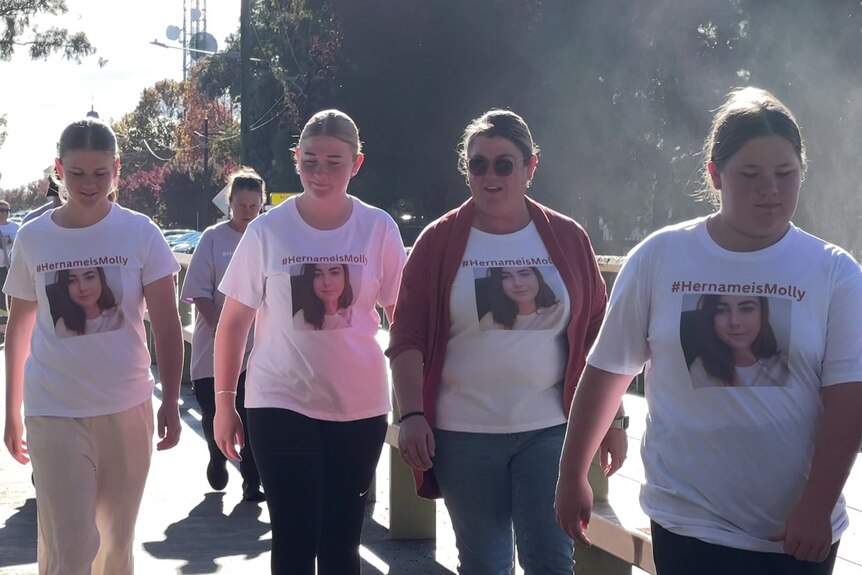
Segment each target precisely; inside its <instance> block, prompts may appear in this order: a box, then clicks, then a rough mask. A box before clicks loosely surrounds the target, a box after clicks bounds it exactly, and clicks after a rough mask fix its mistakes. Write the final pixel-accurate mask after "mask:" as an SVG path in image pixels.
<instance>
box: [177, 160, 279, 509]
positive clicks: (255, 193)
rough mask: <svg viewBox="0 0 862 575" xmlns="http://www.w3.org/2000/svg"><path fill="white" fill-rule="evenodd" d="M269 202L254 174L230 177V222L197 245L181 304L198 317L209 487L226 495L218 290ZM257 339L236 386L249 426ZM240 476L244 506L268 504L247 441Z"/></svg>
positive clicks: (195, 356) (196, 355) (196, 373)
mask: <svg viewBox="0 0 862 575" xmlns="http://www.w3.org/2000/svg"><path fill="white" fill-rule="evenodd" d="M265 197H266V185H265V184H264V181H263V178H261V177H260V175H258V173H257V172H255V171H254V170H253V169H251V168H246V167H243V168H240V169H238V170H237V171H235V172H234V173H232V174H231V175H230V181H229V182H228V205H229V206H230V219H229V220H228V221H226V222H220V223H218V224H215V225H214V226H210V227H209V228H207V229H206V230H204V233H203V235H201V239H200V241H199V242H198V246H197V248H195V253H194V255H193V256H192V261H191V263H189V270H188V273H187V274H186V279H185V281H183V290H182V293H181V295H180V297H182V299H183V300H184V301H186V302H189V303H192V302H193V303H194V304H195V310H197V317H196V319H195V331H194V335H193V336H192V362H191V372H192V386H193V387H194V391H195V397H196V398H197V400H198V404H199V405H200V407H201V425H202V427H203V430H204V437H206V440H207V447H208V448H209V454H210V460H209V463H208V464H207V481H208V482H209V484H210V487H212V488H213V489H216V490H221V489H224V488H225V486H226V485H227V482H228V473H227V459H226V458H225V456H224V454H223V453H222V452H221V450H220V449H219V448H218V445H216V442H215V438H214V437H213V419H214V418H215V395H214V388H215V378H214V371H213V346H214V341H215V332H216V326H218V322H219V316H220V315H221V311H222V307H223V306H224V294H222V293H221V292H220V291H218V285H219V283H221V280H222V277H224V273H225V270H226V269H227V266H228V264H229V263H230V260H231V258H232V257H233V253H234V251H235V250H236V246H237V244H239V240H240V239H241V238H242V235H243V234H244V233H245V230H246V228H247V227H248V224H250V223H251V221H252V220H254V219H255V218H256V217H257V216H258V215H259V214H260V208H261V206H262V205H263V202H264V199H265ZM252 343H253V338H252V336H251V334H249V338H248V342H247V344H246V348H245V355H244V356H243V369H242V371H241V373H240V374H239V379H238V380H237V386H236V402H235V403H236V409H237V412H238V413H239V415H240V419H242V422H243V426H245V425H246V418H245V416H246V414H245V406H244V403H245V373H246V370H245V366H246V365H247V363H248V354H249V353H250V352H251V347H252ZM241 455H242V461H240V464H239V471H240V474H241V475H242V499H243V501H249V502H258V501H263V500H264V495H263V493H261V491H260V476H259V475H258V473H257V466H256V465H255V463H254V454H253V453H252V450H251V445H250V444H249V442H248V441H246V444H245V445H244V446H243V449H242V453H241Z"/></svg>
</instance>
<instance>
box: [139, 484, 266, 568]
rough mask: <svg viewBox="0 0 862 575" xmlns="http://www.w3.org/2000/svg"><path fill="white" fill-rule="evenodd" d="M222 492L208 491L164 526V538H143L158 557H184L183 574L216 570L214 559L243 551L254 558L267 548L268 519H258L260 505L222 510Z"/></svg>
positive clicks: (241, 505) (178, 558)
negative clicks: (226, 513)
mask: <svg viewBox="0 0 862 575" xmlns="http://www.w3.org/2000/svg"><path fill="white" fill-rule="evenodd" d="M223 498H224V493H207V494H206V495H204V499H203V501H201V502H200V503H199V504H198V505H197V506H195V508H194V509H192V510H191V511H190V512H189V514H188V516H187V517H186V518H184V519H182V520H180V521H177V522H176V523H172V524H170V525H169V526H168V528H167V529H165V539H164V541H147V542H144V544H143V545H144V549H145V550H146V552H147V553H149V554H150V555H152V556H153V557H156V558H157V559H174V560H180V561H185V562H186V564H185V565H184V566H183V567H181V568H180V570H179V572H180V573H183V574H193V573H215V572H216V571H218V570H219V565H218V564H217V563H216V559H217V558H219V557H230V556H236V555H242V556H244V557H247V558H255V557H257V556H259V555H261V554H262V553H266V552H268V551H269V549H270V541H269V539H261V537H262V536H263V535H264V534H266V533H268V532H269V523H265V522H263V521H261V520H260V515H261V513H262V512H263V510H262V508H261V506H260V505H255V504H251V503H239V504H238V505H236V506H235V507H234V508H233V509H232V510H231V512H230V513H229V514H228V515H225V514H224V501H223Z"/></svg>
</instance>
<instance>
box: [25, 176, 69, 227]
mask: <svg viewBox="0 0 862 575" xmlns="http://www.w3.org/2000/svg"><path fill="white" fill-rule="evenodd" d="M55 178H56V175H54V174H52V175H51V176H49V177H48V191H47V192H46V193H45V196H47V197H49V198H51V199H50V200H49V201H48V202H46V203H45V204H43V205H41V206H39V207H38V208H36V209H35V210H30V212H29V213H28V214H27V215H26V216H24V219H23V220H21V225H24V224H26V223H27V222H29V221H30V220H35V219H36V218H38V217H39V216H41V215H42V214H44V213H45V212H47V211H48V210H52V209H54V208H59V207H60V206H62V205H63V200H62V198H61V197H60V186H59V184H57V180H56V179H55Z"/></svg>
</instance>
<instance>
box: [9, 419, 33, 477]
mask: <svg viewBox="0 0 862 575" xmlns="http://www.w3.org/2000/svg"><path fill="white" fill-rule="evenodd" d="M3 442H4V443H5V444H6V449H8V450H9V453H11V454H12V458H13V459H14V460H15V461H17V462H18V463H20V464H22V465H23V464H26V463H28V462H29V461H30V457H29V453H28V451H27V442H26V441H25V440H24V424H23V422H22V421H21V415H20V414H18V415H17V416H16V415H15V414H11V415H10V414H8V413H7V414H6V430H5V431H4V433H3Z"/></svg>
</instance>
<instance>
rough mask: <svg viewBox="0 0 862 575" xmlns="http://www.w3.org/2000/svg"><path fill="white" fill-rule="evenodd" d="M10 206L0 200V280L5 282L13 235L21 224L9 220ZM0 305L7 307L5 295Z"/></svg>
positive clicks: (5, 308)
mask: <svg viewBox="0 0 862 575" xmlns="http://www.w3.org/2000/svg"><path fill="white" fill-rule="evenodd" d="M11 211H12V208H11V207H10V206H9V202H7V201H6V200H0V247H2V250H3V251H2V253H0V282H2V283H4V284H5V283H6V275H7V274H8V273H9V261H10V258H11V256H12V244H13V243H14V241H15V236H16V235H17V234H18V228H20V227H21V226H20V225H19V224H17V223H15V222H10V221H9V213H10V212H11ZM0 306H2V308H3V309H4V310H7V309H9V307H8V305H7V304H6V297H5V296H4V297H2V298H0Z"/></svg>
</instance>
